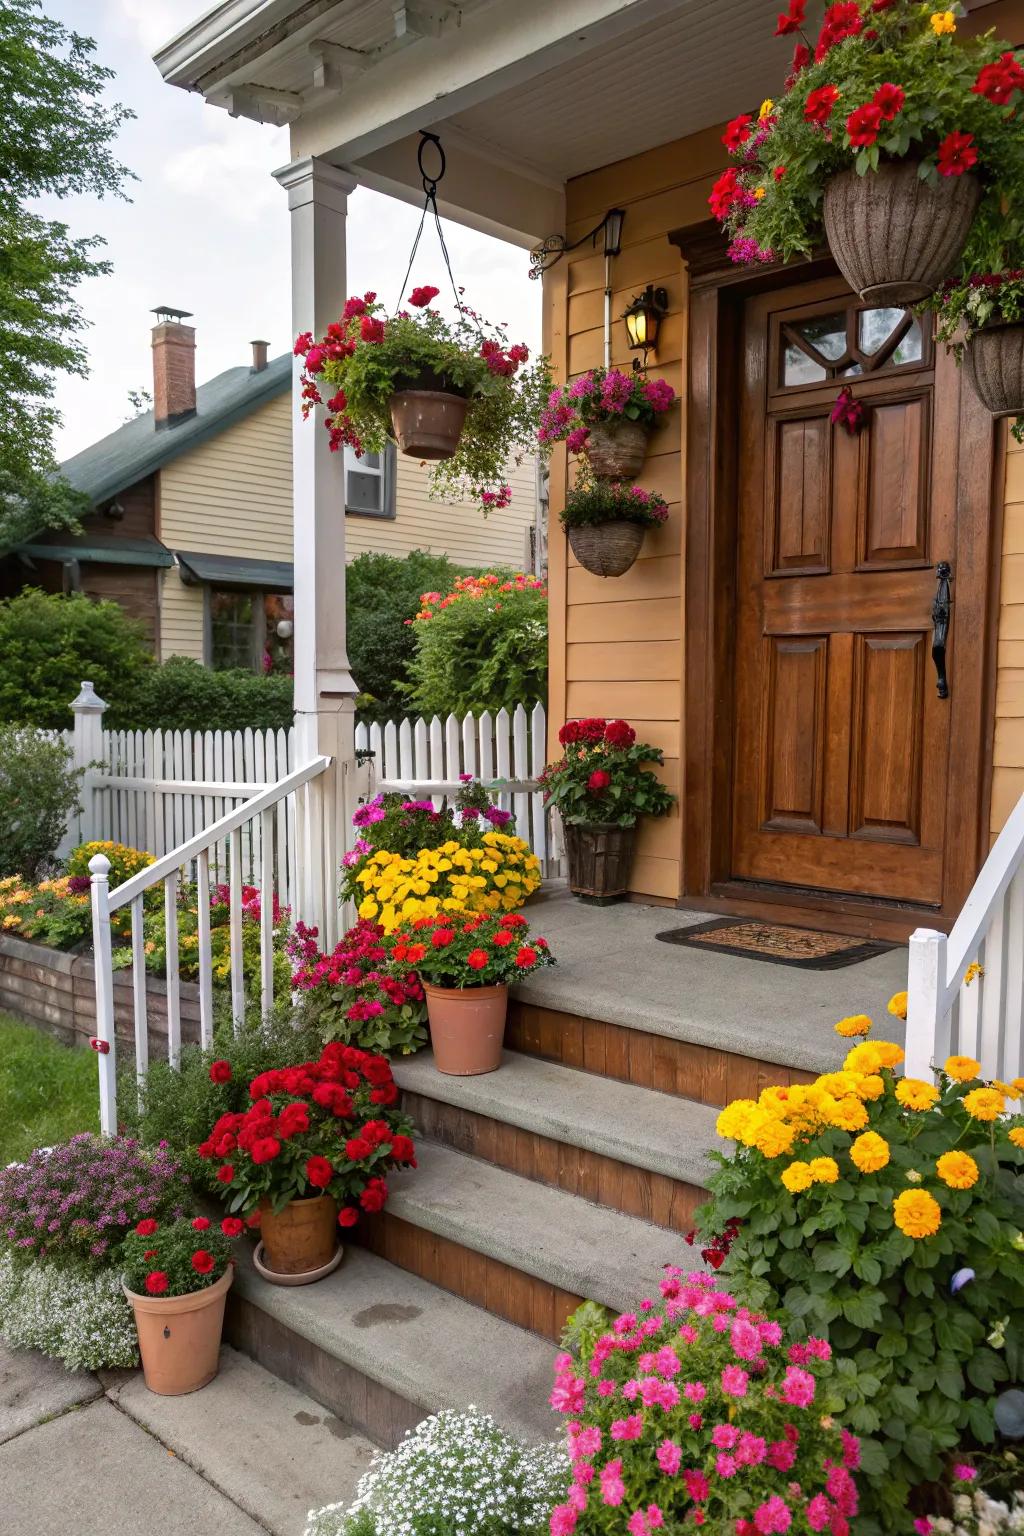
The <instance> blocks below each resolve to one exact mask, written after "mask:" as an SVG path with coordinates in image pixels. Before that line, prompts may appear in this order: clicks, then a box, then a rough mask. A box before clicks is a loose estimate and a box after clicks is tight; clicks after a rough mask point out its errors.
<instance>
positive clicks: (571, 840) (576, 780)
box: [540, 718, 676, 903]
mask: <svg viewBox="0 0 1024 1536" xmlns="http://www.w3.org/2000/svg"><path fill="white" fill-rule="evenodd" d="M558 740H559V742H560V743H561V745H562V747H563V748H564V754H563V756H562V757H560V758H559V759H558V761H557V762H554V763H549V764H548V766H547V767H546V768H545V769H544V772H543V773H542V774H541V776H540V784H541V788H542V789H543V791H544V800H545V803H546V804H548V805H553V806H555V807H556V808H557V810H558V812H559V814H560V815H561V818H562V827H563V830H564V832H565V845H566V852H567V854H568V856H569V888H570V890H571V891H572V892H573V894H574V895H576V896H580V897H582V898H584V899H585V900H590V901H594V902H597V903H606V902H611V901H618V900H620V899H621V898H622V897H623V896H625V894H626V893H627V891H628V890H629V870H630V864H631V861H632V855H633V829H634V827H635V826H636V823H637V821H638V819H639V818H640V817H641V816H664V815H666V814H667V813H668V812H669V811H670V810H671V809H672V806H673V805H674V804H675V798H676V797H675V795H673V794H672V793H671V791H670V790H667V789H666V788H665V786H664V784H662V782H661V780H660V779H659V778H658V776H657V774H656V773H655V772H654V771H653V769H652V768H650V767H648V766H646V765H647V764H650V763H653V764H655V765H657V766H661V765H662V764H663V763H664V761H665V759H664V756H663V755H662V752H661V750H660V748H658V747H652V746H649V745H648V744H647V743H646V742H642V741H640V742H638V741H637V739H636V732H635V731H634V729H633V727H632V726H631V725H629V724H628V723H627V721H625V720H604V719H596V718H592V719H587V720H568V721H566V723H565V725H563V726H562V729H561V730H560V731H559V733H558Z"/></svg>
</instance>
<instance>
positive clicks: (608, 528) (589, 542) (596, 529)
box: [568, 518, 645, 576]
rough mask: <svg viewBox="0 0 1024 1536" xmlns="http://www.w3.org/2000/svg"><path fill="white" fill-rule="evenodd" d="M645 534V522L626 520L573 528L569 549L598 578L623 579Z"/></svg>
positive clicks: (569, 532) (569, 533)
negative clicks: (616, 577)
mask: <svg viewBox="0 0 1024 1536" xmlns="http://www.w3.org/2000/svg"><path fill="white" fill-rule="evenodd" d="M644 531H645V530H644V525H643V523H630V522H627V521H626V520H625V519H624V518H617V519H616V520H615V521H614V522H611V523H595V524H593V525H589V526H587V527H580V528H570V529H569V530H568V535H569V547H570V549H571V550H572V552H573V554H574V555H575V556H576V559H577V560H578V561H579V563H580V565H582V567H583V569H584V570H585V571H592V572H593V574H594V575H595V576H623V575H624V574H625V573H626V571H628V570H629V568H630V566H631V565H633V564H634V563H635V561H636V558H637V556H638V555H639V553H640V546H641V545H642V544H643V542H644Z"/></svg>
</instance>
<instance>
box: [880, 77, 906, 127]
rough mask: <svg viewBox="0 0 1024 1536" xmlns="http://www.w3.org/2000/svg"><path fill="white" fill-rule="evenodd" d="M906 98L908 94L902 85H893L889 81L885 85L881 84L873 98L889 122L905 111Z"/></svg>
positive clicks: (884, 118)
mask: <svg viewBox="0 0 1024 1536" xmlns="http://www.w3.org/2000/svg"><path fill="white" fill-rule="evenodd" d="M906 99H907V95H906V92H905V91H904V90H903V88H902V86H899V85H892V84H891V83H890V82H888V81H887V82H886V84H885V85H880V86H879V87H878V90H877V91H876V92H875V94H874V95H873V96H872V98H871V100H872V101H873V102H874V104H875V106H876V107H877V108H878V110H879V112H880V113H881V114H882V118H883V120H884V121H885V122H887V123H891V122H892V120H893V118H894V117H896V116H897V114H898V113H900V112H902V111H903V105H904V102H905V101H906Z"/></svg>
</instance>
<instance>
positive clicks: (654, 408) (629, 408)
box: [537, 368, 676, 480]
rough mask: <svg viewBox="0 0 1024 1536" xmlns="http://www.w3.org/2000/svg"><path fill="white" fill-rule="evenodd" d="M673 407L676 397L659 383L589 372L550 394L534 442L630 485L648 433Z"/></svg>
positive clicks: (640, 462)
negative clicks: (557, 447) (561, 446)
mask: <svg viewBox="0 0 1024 1536" xmlns="http://www.w3.org/2000/svg"><path fill="white" fill-rule="evenodd" d="M675 403H676V392H675V390H674V389H673V388H672V385H671V384H669V383H667V382H666V381H665V380H664V379H650V378H648V377H647V375H646V374H645V373H623V372H622V371H621V369H619V368H591V369H590V370H589V372H587V373H581V374H580V376H579V378H578V379H573V381H572V383H571V384H566V385H563V386H561V387H560V388H558V389H553V390H552V391H551V393H550V395H549V396H548V402H547V405H546V406H545V408H544V410H543V412H542V413H541V418H540V430H539V431H538V433H537V441H538V442H540V443H544V444H548V443H562V442H564V443H567V444H568V447H569V452H570V453H578V454H583V455H585V456H586V458H587V459H588V460H589V463H590V468H591V470H592V472H593V473H594V474H595V475H599V476H601V477H602V478H603V479H609V480H632V479H634V478H635V476H637V475H638V474H639V473H640V471H641V469H643V467H644V455H645V454H646V452H647V438H648V436H649V434H650V431H651V428H652V427H653V426H654V424H655V422H656V421H657V419H658V417H659V416H663V415H664V414H665V412H666V411H668V410H671V408H672V406H673V405H675Z"/></svg>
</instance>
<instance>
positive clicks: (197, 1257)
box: [192, 1248, 215, 1275]
mask: <svg viewBox="0 0 1024 1536" xmlns="http://www.w3.org/2000/svg"><path fill="white" fill-rule="evenodd" d="M214 1262H215V1261H214V1257H213V1254H212V1253H209V1252H208V1251H207V1250H206V1249H205V1248H197V1249H196V1251H195V1253H194V1254H193V1255H192V1268H193V1269H194V1270H195V1272H196V1274H197V1275H208V1274H209V1273H210V1271H211V1270H212V1269H213V1266H214Z"/></svg>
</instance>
